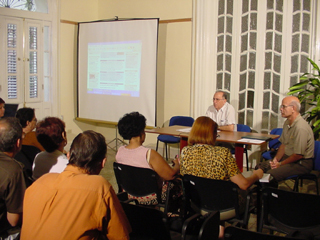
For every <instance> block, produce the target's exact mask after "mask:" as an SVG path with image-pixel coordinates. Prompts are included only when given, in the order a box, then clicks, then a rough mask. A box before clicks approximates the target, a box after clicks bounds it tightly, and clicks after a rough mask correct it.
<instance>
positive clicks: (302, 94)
mask: <svg viewBox="0 0 320 240" xmlns="http://www.w3.org/2000/svg"><path fill="white" fill-rule="evenodd" d="M308 61H309V62H310V63H311V64H312V66H313V69H312V70H313V72H312V73H304V74H303V75H302V76H301V77H300V82H298V83H297V84H295V85H293V86H292V87H290V88H289V90H290V91H289V93H288V95H294V96H296V97H298V98H299V100H300V102H301V103H302V104H304V106H305V107H306V109H307V110H306V111H305V112H304V113H302V116H304V117H305V119H306V121H307V122H309V123H310V125H311V128H312V130H313V135H314V139H316V140H317V139H318V138H319V134H320V68H319V66H318V65H317V64H316V63H315V62H314V61H312V60H311V59H310V58H308Z"/></svg>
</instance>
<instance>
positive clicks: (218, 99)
mask: <svg viewBox="0 0 320 240" xmlns="http://www.w3.org/2000/svg"><path fill="white" fill-rule="evenodd" d="M212 100H213V101H220V100H224V98H221V99H220V98H213V99H212Z"/></svg>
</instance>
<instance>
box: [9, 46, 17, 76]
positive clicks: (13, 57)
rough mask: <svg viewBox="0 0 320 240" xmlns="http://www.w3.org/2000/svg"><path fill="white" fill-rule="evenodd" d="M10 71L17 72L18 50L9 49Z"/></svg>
mask: <svg viewBox="0 0 320 240" xmlns="http://www.w3.org/2000/svg"><path fill="white" fill-rule="evenodd" d="M8 73H17V51H16V50H8Z"/></svg>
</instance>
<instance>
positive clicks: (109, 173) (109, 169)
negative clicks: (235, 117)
mask: <svg viewBox="0 0 320 240" xmlns="http://www.w3.org/2000/svg"><path fill="white" fill-rule="evenodd" d="M114 161H115V151H113V150H111V149H108V154H107V163H106V165H105V167H104V169H102V171H101V173H100V175H102V176H103V177H105V178H106V179H107V180H108V181H109V182H110V183H111V185H112V186H113V188H114V190H115V191H116V192H118V186H117V183H116V178H115V176H114V172H113V162H114ZM293 184H294V182H293V181H292V180H287V181H284V182H282V183H280V184H279V188H280V189H286V190H291V189H292V188H293ZM319 185H320V181H319ZM299 191H300V192H303V193H310V194H316V188H315V184H314V182H312V181H309V180H305V181H304V182H303V187H302V188H300V189H299ZM248 228H249V229H250V230H252V231H256V215H255V214H251V215H250V220H249V226H248Z"/></svg>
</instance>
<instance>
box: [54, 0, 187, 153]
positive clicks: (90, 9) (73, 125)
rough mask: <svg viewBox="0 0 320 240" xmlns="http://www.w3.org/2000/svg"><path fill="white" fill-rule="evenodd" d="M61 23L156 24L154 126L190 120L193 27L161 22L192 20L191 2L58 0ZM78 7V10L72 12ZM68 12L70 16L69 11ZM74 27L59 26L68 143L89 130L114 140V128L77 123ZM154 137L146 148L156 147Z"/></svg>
mask: <svg viewBox="0 0 320 240" xmlns="http://www.w3.org/2000/svg"><path fill="white" fill-rule="evenodd" d="M60 1H61V3H60V6H61V9H60V12H61V17H60V19H61V20H68V21H75V22H80V21H93V20H98V19H111V18H113V17H114V16H118V17H119V18H120V19H121V18H159V19H160V26H159V48H158V63H157V64H158V65H157V71H158V72H157V79H158V91H157V97H158V99H157V101H158V104H157V122H158V124H157V125H158V126H162V125H163V124H167V122H168V120H169V119H170V117H171V116H173V115H190V78H191V77H190V73H191V27H192V23H191V21H187V22H184V21H178V22H169V23H161V20H173V19H185V18H191V16H192V1H191V0H174V1H172V0H161V1H159V0H135V1H132V0H94V1H92V0H90V1H83V0H81V1H79V0H60ZM75 6H76V7H75ZM71 9H72V10H71ZM76 37H77V26H76V25H74V24H70V23H61V24H60V58H59V59H60V62H59V65H60V101H61V115H62V116H63V119H64V121H65V122H66V127H67V134H68V139H69V142H71V141H72V139H73V138H74V137H75V136H76V135H77V134H78V133H79V132H81V131H84V130H88V129H92V130H95V131H99V132H101V133H102V134H104V135H105V137H106V139H107V140H109V141H110V140H112V139H113V138H115V129H114V127H113V126H109V125H102V124H90V123H83V122H79V121H76V120H75V119H74V118H75V116H76V110H75V109H76V102H75V101H76V39H77V38H76ZM155 142H156V135H153V134H148V136H147V141H146V144H147V145H149V146H151V147H152V146H155Z"/></svg>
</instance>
